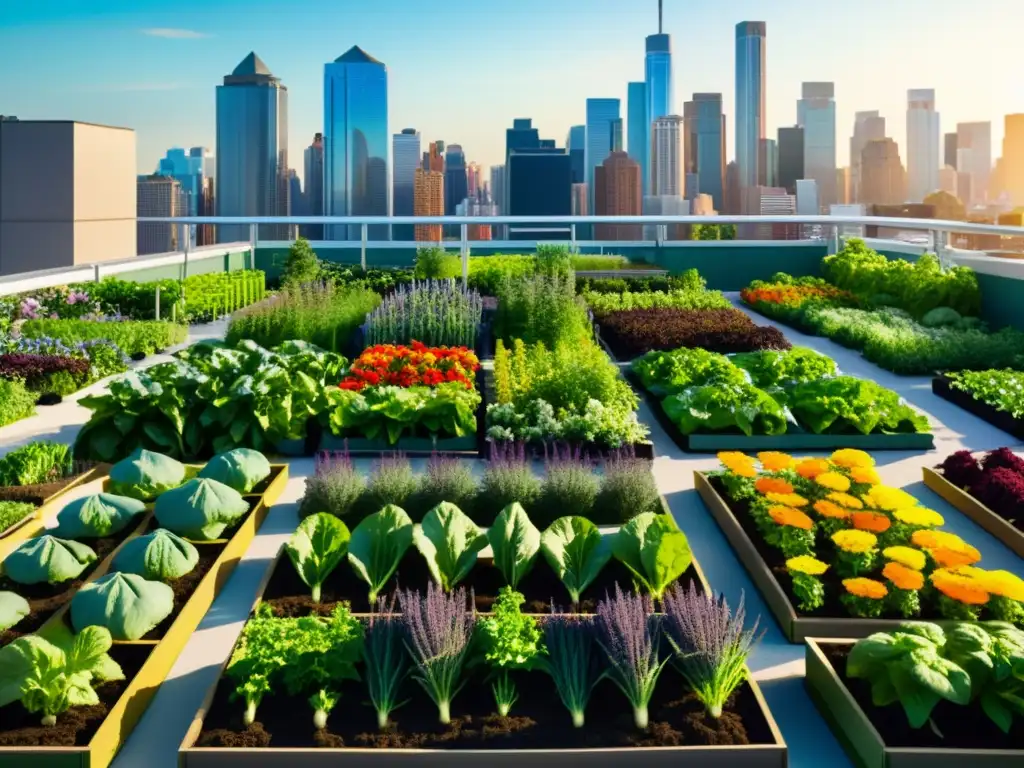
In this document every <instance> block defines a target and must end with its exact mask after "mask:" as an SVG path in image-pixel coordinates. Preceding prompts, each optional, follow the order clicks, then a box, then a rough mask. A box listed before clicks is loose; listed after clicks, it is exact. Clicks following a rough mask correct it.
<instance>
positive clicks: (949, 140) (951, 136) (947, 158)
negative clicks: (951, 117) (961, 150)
mask: <svg viewBox="0 0 1024 768" xmlns="http://www.w3.org/2000/svg"><path fill="white" fill-rule="evenodd" d="M942 164H943V165H948V166H949V167H950V168H953V169H954V170H955V169H956V131H954V132H953V133H946V134H943V139H942Z"/></svg>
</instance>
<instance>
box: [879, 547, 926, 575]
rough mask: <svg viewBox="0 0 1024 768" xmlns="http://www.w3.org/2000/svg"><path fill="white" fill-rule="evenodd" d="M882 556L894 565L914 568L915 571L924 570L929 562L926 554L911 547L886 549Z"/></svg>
mask: <svg viewBox="0 0 1024 768" xmlns="http://www.w3.org/2000/svg"><path fill="white" fill-rule="evenodd" d="M882 556H883V557H884V558H885V559H886V560H892V561H893V562H894V563H899V564H900V565H905V566H906V567H907V568H913V569H914V570H915V571H920V570H922V569H923V568H924V566H925V563H926V562H927V561H926V559H925V556H924V552H921V551H920V550H918V549H911V548H910V547H899V546H897V547H886V548H885V549H883V550H882Z"/></svg>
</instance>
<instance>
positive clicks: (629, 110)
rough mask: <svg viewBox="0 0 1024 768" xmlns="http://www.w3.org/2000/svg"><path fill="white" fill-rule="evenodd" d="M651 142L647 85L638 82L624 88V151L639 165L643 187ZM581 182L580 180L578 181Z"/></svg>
mask: <svg viewBox="0 0 1024 768" xmlns="http://www.w3.org/2000/svg"><path fill="white" fill-rule="evenodd" d="M650 140H651V137H650V128H649V127H648V122H647V83H646V82H643V81H640V82H634V83H630V84H629V85H628V86H627V87H626V150H627V151H628V152H629V156H630V157H632V158H633V159H634V160H636V161H637V162H638V163H640V172H641V174H643V178H644V185H645V186H646V184H647V161H648V160H649V159H650V158H649V153H648V152H647V143H648V142H649V141H650ZM580 181H582V179H581V180H580Z"/></svg>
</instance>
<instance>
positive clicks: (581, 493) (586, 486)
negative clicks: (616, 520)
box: [534, 445, 601, 527]
mask: <svg viewBox="0 0 1024 768" xmlns="http://www.w3.org/2000/svg"><path fill="white" fill-rule="evenodd" d="M545 450H546V451H549V453H548V456H547V458H546V461H545V462H544V469H545V475H544V484H543V487H542V490H541V497H540V502H539V504H538V506H539V509H538V511H537V512H536V513H535V515H534V520H535V522H536V523H537V525H540V526H542V527H543V526H547V525H549V524H551V523H552V522H553V521H555V520H557V519H558V518H560V517H566V516H576V515H579V516H582V517H589V516H590V513H591V512H592V511H593V509H594V502H596V501H597V494H598V492H599V491H600V488H601V483H600V480H599V479H598V477H597V475H596V474H595V473H594V466H593V464H592V463H591V461H590V459H589V457H588V456H587V455H586V454H585V453H584V452H582V451H581V450H580V449H579V448H578V447H577V448H572V447H569V446H566V447H563V448H560V447H559V446H558V445H553V446H551V447H550V448H546V449H545Z"/></svg>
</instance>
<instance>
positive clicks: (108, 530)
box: [56, 493, 146, 539]
mask: <svg viewBox="0 0 1024 768" xmlns="http://www.w3.org/2000/svg"><path fill="white" fill-rule="evenodd" d="M145 510H146V505H145V504H144V503H143V502H141V501H139V500H138V499H133V498H131V497H129V496H115V495H114V494H110V493H96V494H93V495H92V496H84V497H82V498H81V499H76V500H75V501H72V502H71V503H70V504H67V505H65V506H64V508H63V509H62V510H61V511H60V512H59V513H58V514H57V531H56V532H57V534H58V535H60V536H61V537H62V538H65V539H85V538H102V537H104V536H113V535H115V534H117V533H120V532H121V531H123V530H124V529H125V528H126V527H127V526H128V525H129V524H130V523H131V522H132V520H134V519H135V518H136V517H137V516H138V515H140V514H142V513H143V512H144V511H145Z"/></svg>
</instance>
